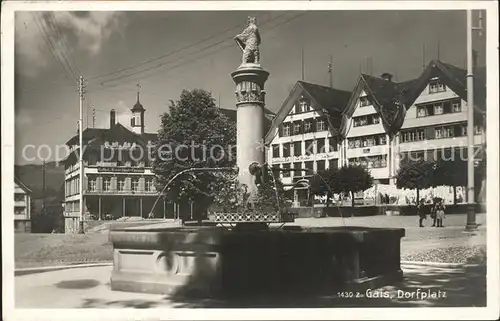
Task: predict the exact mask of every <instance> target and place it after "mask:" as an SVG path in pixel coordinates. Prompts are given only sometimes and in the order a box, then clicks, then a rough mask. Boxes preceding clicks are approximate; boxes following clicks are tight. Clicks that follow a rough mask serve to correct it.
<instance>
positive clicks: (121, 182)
mask: <svg viewBox="0 0 500 321" xmlns="http://www.w3.org/2000/svg"><path fill="white" fill-rule="evenodd" d="M118 190H119V191H124V190H125V180H124V179H123V178H122V179H120V180H118Z"/></svg>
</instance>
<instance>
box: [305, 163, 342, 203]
mask: <svg viewBox="0 0 500 321" xmlns="http://www.w3.org/2000/svg"><path fill="white" fill-rule="evenodd" d="M337 173H338V168H329V169H326V170H323V171H319V172H317V173H316V174H315V175H314V176H313V177H311V179H310V180H309V186H310V189H311V194H312V195H321V196H322V195H325V196H326V206H327V207H328V205H329V201H330V198H331V197H332V191H333V189H334V181H335V175H336V174H337Z"/></svg>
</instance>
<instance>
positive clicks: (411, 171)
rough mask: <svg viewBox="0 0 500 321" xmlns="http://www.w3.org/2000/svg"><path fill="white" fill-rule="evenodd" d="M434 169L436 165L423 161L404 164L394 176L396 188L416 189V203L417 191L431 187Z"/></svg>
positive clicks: (418, 196)
mask: <svg viewBox="0 0 500 321" xmlns="http://www.w3.org/2000/svg"><path fill="white" fill-rule="evenodd" d="M435 169H436V163H434V162H429V161H425V160H419V161H416V162H410V163H407V164H404V165H402V166H401V167H400V168H399V170H398V172H397V174H396V187H397V188H407V189H416V190H417V202H418V201H419V198H420V195H419V191H420V190H421V189H424V188H429V187H431V186H432V185H433V182H434V171H435Z"/></svg>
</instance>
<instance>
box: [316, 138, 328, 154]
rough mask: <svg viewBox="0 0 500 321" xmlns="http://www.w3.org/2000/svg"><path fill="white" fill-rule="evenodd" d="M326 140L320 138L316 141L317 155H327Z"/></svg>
mask: <svg viewBox="0 0 500 321" xmlns="http://www.w3.org/2000/svg"><path fill="white" fill-rule="evenodd" d="M325 152H326V151H325V139H324V138H318V140H316V153H325Z"/></svg>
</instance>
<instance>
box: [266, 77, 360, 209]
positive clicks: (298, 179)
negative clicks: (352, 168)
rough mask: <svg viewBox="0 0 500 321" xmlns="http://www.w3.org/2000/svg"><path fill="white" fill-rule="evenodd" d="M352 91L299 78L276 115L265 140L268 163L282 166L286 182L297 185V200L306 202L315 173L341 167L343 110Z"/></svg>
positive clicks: (284, 181)
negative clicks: (310, 181)
mask: <svg viewBox="0 0 500 321" xmlns="http://www.w3.org/2000/svg"><path fill="white" fill-rule="evenodd" d="M349 97H350V93H349V92H347V91H344V90H338V89H334V88H330V87H325V86H321V85H317V84H312V83H308V82H304V81H298V82H297V83H296V84H295V86H294V87H293V89H292V91H291V92H290V94H289V95H288V97H287V99H286V100H285V102H284V103H283V105H282V106H281V108H280V109H279V111H278V112H277V114H276V117H274V119H273V121H272V123H271V126H270V129H269V131H267V134H266V137H265V143H266V145H267V146H269V153H268V159H267V161H268V163H269V164H272V166H274V167H280V168H283V169H293V168H295V169H299V168H305V169H307V170H308V171H306V172H301V171H295V172H283V173H282V175H281V178H282V180H283V183H284V184H285V185H289V186H296V187H297V188H296V189H295V194H294V200H295V202H296V203H301V202H305V201H307V199H308V198H309V197H308V194H307V193H308V192H307V191H308V186H309V185H308V178H309V177H310V176H311V175H312V172H315V171H319V170H323V169H326V168H329V167H338V162H339V159H340V158H341V155H340V153H341V152H340V150H339V146H340V145H339V144H340V141H341V140H342V135H343V133H344V132H345V125H346V122H345V121H343V117H344V116H343V112H344V108H345V106H346V103H347V101H348V99H349Z"/></svg>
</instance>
